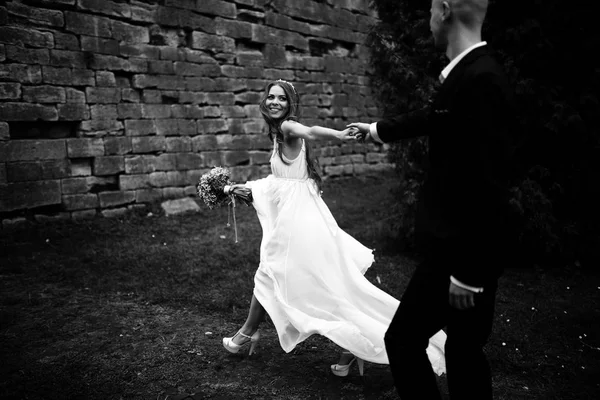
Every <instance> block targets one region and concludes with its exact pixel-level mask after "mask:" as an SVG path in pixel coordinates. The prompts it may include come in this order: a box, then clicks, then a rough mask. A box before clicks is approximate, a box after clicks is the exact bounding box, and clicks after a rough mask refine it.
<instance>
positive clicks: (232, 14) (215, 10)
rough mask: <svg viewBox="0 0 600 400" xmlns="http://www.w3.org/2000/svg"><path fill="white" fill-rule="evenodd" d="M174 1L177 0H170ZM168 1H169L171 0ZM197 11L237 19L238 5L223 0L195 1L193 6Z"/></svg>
mask: <svg viewBox="0 0 600 400" xmlns="http://www.w3.org/2000/svg"><path fill="white" fill-rule="evenodd" d="M169 1H170V2H174V1H175V0H169ZM169 1H168V2H169ZM192 9H193V10H194V11H195V12H199V13H202V14H208V15H215V16H219V17H225V18H230V19H235V18H236V17H237V7H236V5H235V4H233V3H229V2H226V1H223V0H202V1H198V2H196V3H195V7H194V8H192Z"/></svg>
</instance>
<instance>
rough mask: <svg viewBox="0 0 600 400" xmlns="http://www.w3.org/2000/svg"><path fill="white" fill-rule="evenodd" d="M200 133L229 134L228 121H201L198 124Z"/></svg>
mask: <svg viewBox="0 0 600 400" xmlns="http://www.w3.org/2000/svg"><path fill="white" fill-rule="evenodd" d="M197 127H198V133H206V134H211V133H212V134H214V133H220V132H227V129H228V126H227V121H225V120H224V119H212V118H211V119H201V120H198V122H197Z"/></svg>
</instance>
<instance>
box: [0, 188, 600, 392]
mask: <svg viewBox="0 0 600 400" xmlns="http://www.w3.org/2000/svg"><path fill="white" fill-rule="evenodd" d="M393 182H394V181H393V179H392V180H390V179H375V178H370V179H369V178H365V179H358V178H353V179H343V180H331V181H328V182H326V184H325V193H324V199H325V201H326V202H327V204H328V205H329V206H330V208H331V210H332V213H333V214H334V216H335V217H336V218H337V221H338V223H339V225H340V226H341V227H342V228H343V229H344V230H346V231H347V232H348V233H350V234H351V235H353V236H355V237H356V238H357V239H358V240H360V241H361V242H363V243H364V244H365V245H367V246H369V247H372V248H375V249H376V252H375V255H376V263H375V264H374V266H373V267H372V268H371V269H370V270H369V271H368V272H367V278H369V279H370V280H371V281H372V282H373V283H374V284H376V285H377V286H379V287H381V288H382V289H383V290H385V291H387V292H389V293H391V294H393V295H394V296H396V297H400V294H401V293H402V291H403V289H404V288H405V286H406V284H407V283H408V279H409V277H410V275H411V273H412V271H413V269H414V266H415V262H414V261H413V260H412V259H411V258H409V257H407V256H405V255H402V254H399V253H398V252H397V251H395V249H394V243H395V241H394V237H393V236H394V235H393V232H390V231H389V229H388V225H389V224H388V221H389V218H393V216H391V215H389V213H388V210H389V206H390V205H391V204H392V202H393V200H394V199H393V197H392V195H391V194H390V188H391V187H392V186H393V184H394V183H393ZM367 194H368V195H367ZM154 211H155V212H154V215H153V216H147V215H146V214H145V213H143V214H136V215H129V216H128V217H126V218H124V219H97V220H94V221H88V222H82V223H64V224H54V225H36V226H29V227H25V228H21V229H15V230H10V231H8V230H6V231H3V232H2V233H1V235H0V245H1V246H2V254H1V258H0V263H1V264H0V274H1V279H0V321H1V325H0V338H1V340H2V347H1V349H0V357H1V359H2V361H3V362H2V363H1V364H0V373H1V374H2V380H1V381H0V396H1V397H2V398H30V399H38V398H39V399H41V398H44V399H54V398H56V399H72V398H82V399H113V398H114V399H118V398H127V399H165V398H167V397H169V398H178V397H177V396H179V397H183V396H184V395H191V394H194V396H192V397H193V398H198V399H204V398H210V399H230V398H236V399H396V398H397V396H396V394H395V390H394V388H393V382H392V378H391V374H390V372H389V368H388V367H387V366H382V365H374V364H369V365H367V367H366V371H365V377H364V378H361V377H359V376H358V374H357V371H353V372H352V373H351V374H350V376H349V377H347V378H345V379H339V378H336V377H333V376H332V375H331V374H330V373H329V365H330V364H331V363H332V362H335V360H336V355H337V353H338V351H339V349H338V348H337V347H336V346H335V345H333V344H332V343H330V342H329V341H327V340H326V339H324V338H322V337H317V336H313V337H311V338H309V339H308V340H307V341H305V342H304V343H302V344H301V345H300V346H298V347H297V348H296V349H295V350H294V351H293V352H292V353H290V354H286V353H284V352H283V351H282V350H281V348H280V346H279V343H278V339H277V335H276V332H275V330H274V329H273V326H272V325H271V324H270V323H269V322H268V321H267V323H265V324H264V325H263V327H262V328H261V330H262V332H263V339H262V340H261V343H260V348H259V353H258V354H257V355H256V356H252V357H247V356H246V355H243V354H229V353H227V352H226V351H225V350H224V349H223V348H222V346H221V338H222V337H223V336H228V335H231V334H233V333H234V332H235V330H236V329H237V328H238V327H239V326H240V325H241V323H242V322H243V321H244V319H245V317H246V312H247V308H248V306H249V300H250V296H251V293H252V288H253V276H254V272H255V270H256V267H257V264H258V259H259V253H258V251H259V245H260V239H261V231H260V225H259V223H258V220H257V218H256V215H255V213H254V211H253V209H252V208H244V207H241V208H238V213H237V216H238V220H237V223H238V229H239V237H240V242H239V243H237V244H235V243H234V242H233V237H232V236H233V229H232V228H227V227H226V222H227V210H226V209H221V210H214V211H209V210H206V209H203V210H202V211H201V212H200V213H197V214H191V215H184V216H178V217H169V218H167V217H164V216H160V215H158V214H159V213H157V212H156V210H154ZM599 294H600V279H599V276H598V274H596V273H591V272H590V273H584V272H583V271H579V270H576V269H573V268H567V269H565V270H562V271H544V270H525V271H523V270H515V271H512V270H508V271H507V273H506V274H505V276H504V277H503V278H502V282H501V288H500V292H499V296H498V305H497V317H496V322H495V330H494V333H493V335H492V337H491V338H490V342H489V345H488V346H487V351H488V354H489V357H490V361H491V363H492V368H493V370H494V386H495V390H496V393H497V398H499V399H521V398H522V399H587V398H590V399H592V398H594V399H595V398H600V390H599V386H598V383H597V377H598V376H599V373H600V366H599V362H598V361H597V360H598V355H599V351H598V347H600V328H599V327H598V323H597V321H598V317H599V315H600V309H599V307H600V306H599V302H598V300H599V299H600V295H599ZM440 385H441V386H442V388H444V387H445V378H442V379H440Z"/></svg>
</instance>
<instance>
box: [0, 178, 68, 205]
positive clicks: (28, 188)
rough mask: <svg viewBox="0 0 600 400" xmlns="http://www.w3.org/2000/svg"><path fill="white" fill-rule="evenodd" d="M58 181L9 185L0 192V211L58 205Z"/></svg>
mask: <svg viewBox="0 0 600 400" xmlns="http://www.w3.org/2000/svg"><path fill="white" fill-rule="evenodd" d="M60 202H61V191H60V181H59V180H45V181H32V182H17V183H9V184H7V185H5V186H4V187H3V188H2V190H0V211H14V210H20V209H28V208H36V207H41V206H48V205H54V204H60Z"/></svg>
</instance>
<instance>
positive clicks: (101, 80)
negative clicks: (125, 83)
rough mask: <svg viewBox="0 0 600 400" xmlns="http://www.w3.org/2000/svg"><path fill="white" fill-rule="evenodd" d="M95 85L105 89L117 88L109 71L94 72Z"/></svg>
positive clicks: (113, 76) (113, 75)
mask: <svg viewBox="0 0 600 400" xmlns="http://www.w3.org/2000/svg"><path fill="white" fill-rule="evenodd" d="M96 85H97V86H105V87H115V86H117V81H116V79H115V74H114V73H113V72H110V71H98V72H96Z"/></svg>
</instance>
